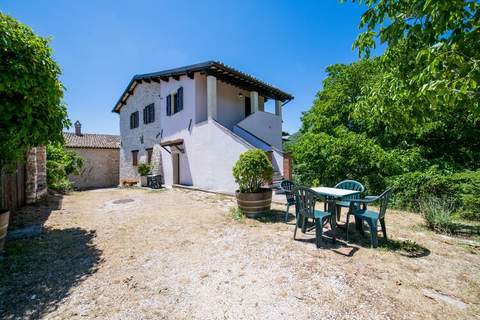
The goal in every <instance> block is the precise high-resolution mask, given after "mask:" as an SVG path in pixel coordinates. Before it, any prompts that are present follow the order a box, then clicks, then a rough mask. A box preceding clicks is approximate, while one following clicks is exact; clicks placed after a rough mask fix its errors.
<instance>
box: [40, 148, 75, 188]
mask: <svg viewBox="0 0 480 320" xmlns="http://www.w3.org/2000/svg"><path fill="white" fill-rule="evenodd" d="M83 164H84V160H83V158H82V157H80V156H79V155H77V154H76V153H75V152H73V151H68V150H65V149H64V148H63V145H62V144H60V143H55V144H49V145H47V183H48V187H49V188H51V189H53V190H58V191H68V190H70V189H71V187H72V186H71V183H70V181H69V180H68V175H69V174H79V173H80V170H81V169H82V167H83Z"/></svg>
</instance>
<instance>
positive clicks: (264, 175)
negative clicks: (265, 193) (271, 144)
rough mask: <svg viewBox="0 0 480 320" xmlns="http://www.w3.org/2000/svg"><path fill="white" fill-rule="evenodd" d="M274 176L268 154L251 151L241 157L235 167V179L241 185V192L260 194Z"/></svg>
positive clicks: (256, 150) (257, 150)
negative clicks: (263, 186)
mask: <svg viewBox="0 0 480 320" xmlns="http://www.w3.org/2000/svg"><path fill="white" fill-rule="evenodd" d="M272 176H273V167H272V164H271V163H270V160H268V157H267V155H266V153H265V152H264V151H262V150H259V149H251V150H248V151H246V152H244V153H242V154H241V155H240V158H239V159H238V161H237V162H236V163H235V165H234V166H233V177H234V178H235V182H237V183H238V185H239V190H240V192H259V191H260V190H261V187H262V185H263V184H265V183H269V182H270V180H271V179H272Z"/></svg>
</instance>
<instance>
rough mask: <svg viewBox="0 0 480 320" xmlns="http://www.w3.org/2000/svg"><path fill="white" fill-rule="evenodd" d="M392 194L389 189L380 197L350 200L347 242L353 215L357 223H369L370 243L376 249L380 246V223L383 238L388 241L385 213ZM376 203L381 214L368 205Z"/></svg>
mask: <svg viewBox="0 0 480 320" xmlns="http://www.w3.org/2000/svg"><path fill="white" fill-rule="evenodd" d="M391 194H392V189H391V188H388V189H387V190H385V191H384V192H383V193H382V194H381V195H379V196H368V197H366V198H365V199H353V200H350V209H349V211H348V214H347V231H346V232H347V241H348V227H349V217H350V215H353V216H354V217H355V220H356V221H357V219H359V221H366V222H367V223H368V225H369V227H370V243H371V245H372V246H373V247H374V248H376V247H377V246H378V239H377V232H378V221H380V225H381V227H382V232H383V238H384V240H387V229H386V226H385V212H386V211H387V207H388V200H389V199H390V196H391ZM374 202H378V203H379V204H380V210H379V212H376V211H372V210H369V209H368V207H367V205H368V204H370V203H374ZM360 206H361V207H360ZM361 227H362V228H363V225H361ZM362 230H363V229H362Z"/></svg>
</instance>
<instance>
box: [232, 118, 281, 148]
mask: <svg viewBox="0 0 480 320" xmlns="http://www.w3.org/2000/svg"><path fill="white" fill-rule="evenodd" d="M237 125H238V126H239V127H241V128H243V129H245V130H247V131H249V132H251V133H252V134H254V135H255V136H257V137H258V138H260V139H262V140H264V141H265V142H267V143H268V144H270V145H271V146H272V147H274V148H276V149H278V150H280V151H281V150H282V119H281V118H280V117H279V116H276V115H274V114H273V113H269V112H263V111H259V112H255V113H253V114H251V115H250V116H249V117H247V118H245V119H244V120H242V121H241V122H239V123H238V124H237Z"/></svg>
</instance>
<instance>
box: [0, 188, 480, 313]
mask: <svg viewBox="0 0 480 320" xmlns="http://www.w3.org/2000/svg"><path fill="white" fill-rule="evenodd" d="M232 206H234V202H233V199H232V198H230V197H226V196H220V195H213V194H209V193H203V192H199V191H187V190H181V189H169V190H162V191H147V190H141V189H102V190H93V191H85V192H75V193H73V194H71V195H68V196H65V197H64V198H63V203H62V206H61V208H56V209H58V210H54V211H52V212H51V214H50V216H49V218H48V220H47V222H46V225H45V226H46V232H45V234H44V235H43V236H41V237H40V238H37V239H30V240H20V241H15V242H10V243H9V244H8V246H7V254H8V258H6V259H4V261H3V262H0V271H1V272H2V275H1V276H0V298H1V301H0V318H2V319H17V318H32V319H33V318H45V319H57V318H58V319H91V318H98V319H414V318H422V319H449V318H458V319H468V318H472V319H473V318H475V317H476V316H478V315H479V310H480V298H479V297H480V276H479V275H480V272H479V271H480V270H479V266H480V247H479V246H478V243H476V244H475V243H473V244H472V243H471V242H468V241H464V240H461V239H458V238H451V237H445V236H439V235H436V234H433V233H431V232H429V231H426V230H424V229H423V228H422V227H421V226H420V223H421V222H420V219H419V217H418V216H417V215H413V214H406V213H395V212H393V211H392V212H388V216H387V229H388V232H389V235H390V237H391V238H392V239H393V240H394V241H391V242H390V244H389V245H387V246H384V247H383V248H378V249H370V248H369V247H368V241H361V240H360V239H358V238H357V240H358V241H352V243H351V244H346V243H344V242H343V241H342V240H340V241H338V242H337V244H335V245H334V244H331V243H327V244H326V245H325V248H323V249H316V247H315V244H314V241H313V238H314V234H313V233H307V234H306V235H301V238H302V239H303V241H293V240H292V235H293V225H292V223H291V222H290V223H289V224H285V223H283V222H282V219H283V217H282V214H281V213H280V212H277V213H276V214H275V213H274V214H273V216H270V217H266V218H265V219H259V220H247V221H246V222H244V223H241V222H237V221H235V220H232V218H231V215H230V214H229V209H230V208H231V207H232ZM276 209H278V210H282V208H281V207H278V206H277V207H276ZM352 229H353V228H352ZM340 239H344V236H343V235H342V234H341V235H340ZM354 240H355V237H354ZM367 240H368V239H367ZM405 240H409V241H407V242H405ZM413 241H414V242H413ZM380 242H381V240H380Z"/></svg>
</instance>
